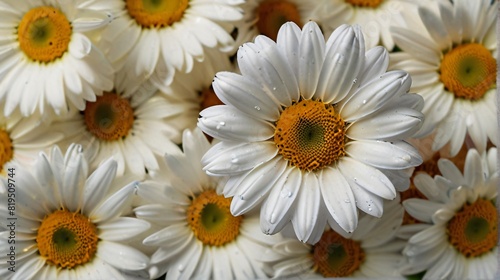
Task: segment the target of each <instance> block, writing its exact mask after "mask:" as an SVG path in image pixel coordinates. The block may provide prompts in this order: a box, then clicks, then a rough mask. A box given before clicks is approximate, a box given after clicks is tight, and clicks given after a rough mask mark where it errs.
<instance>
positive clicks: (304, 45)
mask: <svg viewBox="0 0 500 280" xmlns="http://www.w3.org/2000/svg"><path fill="white" fill-rule="evenodd" d="M237 57H238V64H239V67H240V69H241V72H242V75H238V74H235V73H227V72H220V73H218V74H217V76H216V78H215V80H214V82H213V87H214V90H215V92H216V94H217V96H218V97H219V98H220V99H221V100H222V101H223V102H224V103H225V104H228V105H221V106H213V107H210V108H208V109H205V110H203V111H202V112H201V113H200V115H201V117H200V119H199V121H198V126H199V127H200V128H202V130H203V131H204V132H205V133H207V134H208V135H210V136H212V137H214V138H218V139H220V140H222V141H221V142H220V143H218V144H216V145H215V146H214V147H212V148H211V149H210V150H209V151H208V152H207V154H206V155H205V156H204V157H203V159H202V164H203V165H204V170H206V171H207V172H208V173H209V174H211V175H215V176H224V175H228V176H230V179H229V181H228V183H227V184H226V186H225V188H224V191H223V192H224V195H226V196H234V197H235V199H233V201H232V204H231V212H232V213H233V215H241V214H244V213H246V212H247V211H248V210H250V209H252V208H254V207H255V206H256V205H257V204H258V203H259V202H261V201H263V200H264V204H263V205H262V208H261V227H262V230H263V231H264V232H265V233H267V234H274V233H276V232H278V231H280V230H281V229H282V228H283V226H285V225H286V224H287V223H288V222H289V221H291V223H292V224H293V227H294V229H295V232H296V233H297V236H298V237H299V239H300V240H302V241H304V242H306V241H308V242H312V243H314V242H316V241H317V240H319V238H320V237H321V233H322V232H323V229H324V228H325V224H326V221H327V217H328V218H330V221H335V222H336V223H338V224H339V225H340V227H341V228H343V229H344V230H346V231H348V232H352V231H353V230H354V229H355V228H356V225H357V221H358V219H357V209H356V206H357V207H358V208H360V209H361V210H362V211H364V212H366V213H369V214H370V215H374V216H377V217H380V216H381V215H382V204H383V199H394V198H395V197H396V189H400V190H401V189H404V188H407V187H408V186H407V185H406V186H400V185H399V184H394V185H393V182H391V180H389V178H388V177H390V178H391V179H392V178H396V177H397V175H398V172H399V170H402V169H405V168H409V167H412V166H415V165H418V164H420V163H421V158H420V156H419V155H418V153H417V151H416V150H415V149H414V148H413V147H412V146H411V145H409V144H408V143H406V142H404V141H403V139H405V138H407V137H410V136H411V135H412V134H413V133H414V132H415V131H416V130H418V129H419V127H420V122H421V121H422V119H423V115H422V114H421V113H420V112H419V110H420V109H421V107H422V106H423V104H422V99H421V97H420V96H418V95H416V94H407V91H408V89H409V87H410V84H411V78H410V77H409V75H408V74H407V73H405V72H403V71H393V72H387V73H386V69H387V68H386V67H387V65H388V55H387V51H386V50H385V49H384V48H382V47H377V48H374V49H371V50H370V51H368V52H366V54H365V47H364V43H363V38H362V34H361V31H360V29H359V28H357V27H354V28H353V27H350V26H347V25H344V26H342V27H339V28H338V29H336V31H335V32H334V33H333V34H332V36H331V37H330V38H329V40H328V42H326V46H325V41H324V38H323V35H322V34H321V31H320V30H319V28H318V26H317V25H316V23H314V22H308V23H307V24H306V25H305V26H304V29H303V30H302V31H301V30H300V29H299V27H298V26H297V25H295V24H294V23H286V24H285V25H283V27H282V28H281V29H280V31H279V33H278V41H277V44H276V43H274V42H273V41H272V40H270V39H269V38H267V37H265V36H258V37H257V38H256V39H255V43H248V44H245V45H243V46H242V47H241V48H240V49H239V51H238V54H237ZM332 186H335V187H332ZM395 187H396V189H395ZM332 227H333V225H332Z"/></svg>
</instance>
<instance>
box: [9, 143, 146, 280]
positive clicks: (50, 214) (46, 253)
mask: <svg viewBox="0 0 500 280" xmlns="http://www.w3.org/2000/svg"><path fill="white" fill-rule="evenodd" d="M9 168H12V169H13V170H14V171H12V172H11V171H9V176H8V179H7V178H0V180H1V183H0V193H1V194H2V196H1V198H0V200H1V204H2V205H7V200H8V199H7V195H8V194H9V199H10V198H15V219H16V220H15V243H12V242H10V241H11V240H12V238H10V239H9V237H11V236H12V232H10V230H12V229H8V228H5V227H4V228H3V229H5V231H2V232H0V247H1V248H2V252H6V250H4V249H6V248H10V250H11V251H8V252H13V253H15V264H14V266H15V267H14V268H13V269H14V270H15V273H13V272H12V271H11V270H8V268H9V267H11V265H13V264H11V263H10V264H9V261H11V260H12V259H10V256H9V255H8V254H4V253H2V255H1V256H0V278H2V279H23V280H24V279H58V278H61V279H69V278H72V279H124V276H123V275H122V272H121V271H137V270H141V269H144V268H146V266H147V264H148V261H149V260H148V258H147V257H146V256H145V255H144V254H142V253H141V252H139V251H138V250H136V249H134V248H132V247H129V246H128V245H125V244H123V242H124V241H128V240H130V239H131V238H133V237H134V236H136V235H137V234H139V233H141V232H142V231H144V230H146V229H147V228H148V227H149V223H148V222H146V221H144V220H140V219H136V218H130V217H123V210H124V209H125V208H126V207H127V205H129V204H130V201H131V199H132V196H133V193H134V191H135V188H136V185H137V182H132V183H130V184H128V185H126V186H124V187H123V188H121V189H119V190H118V191H116V192H110V191H109V190H110V189H111V188H114V187H115V186H113V185H114V184H115V181H114V178H115V174H116V162H115V161H113V160H111V159H109V160H108V161H106V162H105V163H103V165H101V166H100V167H99V168H98V169H97V170H96V171H94V172H93V173H92V174H90V175H88V168H89V167H88V165H87V162H86V161H85V159H84V156H83V154H82V149H81V146H79V145H71V147H70V148H69V149H68V150H67V151H66V154H65V155H64V156H63V154H62V153H61V151H60V150H59V148H58V147H57V146H56V147H54V148H53V149H52V150H51V155H50V159H49V158H48V157H47V156H46V155H45V154H44V153H41V154H40V156H39V157H38V161H37V162H36V164H35V165H34V168H33V169H32V170H28V169H25V167H24V166H17V165H12V166H10V167H9ZM12 194H13V195H14V196H11V195H12ZM0 216H1V218H2V219H3V220H5V221H7V220H9V219H12V216H11V215H10V214H9V211H8V209H7V207H2V209H0ZM2 226H4V224H2ZM12 244H15V245H12ZM9 246H10V247H9ZM13 247H14V249H12V248H13Z"/></svg>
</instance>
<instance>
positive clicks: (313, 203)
mask: <svg viewBox="0 0 500 280" xmlns="http://www.w3.org/2000/svg"><path fill="white" fill-rule="evenodd" d="M320 200H321V191H320V186H319V182H318V178H317V177H316V174H315V173H312V172H305V173H304V175H303V178H302V185H301V186H300V189H299V193H298V197H297V199H296V202H295V206H294V208H295V209H294V210H295V211H294V212H293V214H292V224H293V229H294V230H295V234H296V235H297V237H298V239H299V240H300V241H302V242H306V241H308V240H309V239H310V237H311V234H312V232H313V230H314V228H315V226H316V223H317V221H318V219H319V217H318V214H319V210H320V206H321V203H320V202H321V201H320ZM324 222H325V223H324V224H323V227H324V226H325V225H326V220H325V221H324ZM323 229H324V228H323Z"/></svg>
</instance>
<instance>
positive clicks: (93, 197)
mask: <svg viewBox="0 0 500 280" xmlns="http://www.w3.org/2000/svg"><path fill="white" fill-rule="evenodd" d="M116 168H117V164H116V161H114V160H113V159H112V158H109V159H108V160H107V161H106V162H104V163H103V164H101V165H100V166H99V167H98V168H97V169H96V170H95V171H94V172H93V173H92V174H91V175H90V177H89V178H88V179H87V181H86V182H85V188H84V190H83V205H82V212H83V213H84V214H86V215H88V214H89V213H90V212H91V211H92V210H93V209H94V207H96V206H97V205H98V204H99V203H100V202H101V200H102V199H103V197H104V196H105V195H106V194H107V192H108V190H109V187H110V185H111V182H112V181H113V179H114V178H115V176H116Z"/></svg>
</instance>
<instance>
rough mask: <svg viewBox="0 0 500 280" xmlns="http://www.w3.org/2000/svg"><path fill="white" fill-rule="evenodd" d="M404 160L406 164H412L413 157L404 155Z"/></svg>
mask: <svg viewBox="0 0 500 280" xmlns="http://www.w3.org/2000/svg"><path fill="white" fill-rule="evenodd" d="M401 159H402V160H404V161H406V162H410V161H411V156H410V155H404V156H402V157H401Z"/></svg>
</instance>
